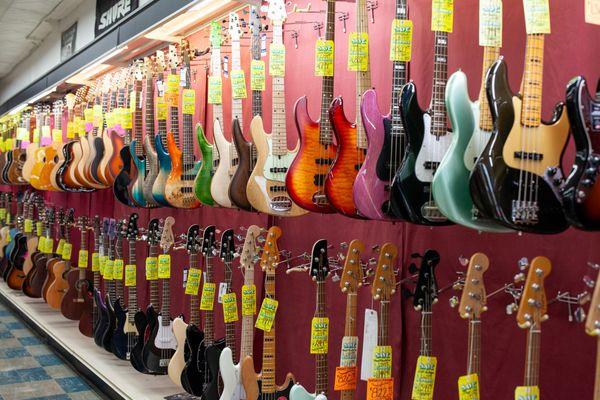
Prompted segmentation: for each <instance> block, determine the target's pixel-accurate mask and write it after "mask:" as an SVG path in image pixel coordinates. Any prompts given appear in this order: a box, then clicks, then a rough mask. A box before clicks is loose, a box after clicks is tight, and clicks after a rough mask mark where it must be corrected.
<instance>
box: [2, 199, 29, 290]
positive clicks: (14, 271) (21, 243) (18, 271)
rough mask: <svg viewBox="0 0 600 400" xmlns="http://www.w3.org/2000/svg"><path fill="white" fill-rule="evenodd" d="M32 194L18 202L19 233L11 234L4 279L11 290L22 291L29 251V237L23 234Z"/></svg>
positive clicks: (17, 220)
mask: <svg viewBox="0 0 600 400" xmlns="http://www.w3.org/2000/svg"><path fill="white" fill-rule="evenodd" d="M30 195H31V193H30V192H25V193H23V194H22V195H21V198H20V199H19V200H18V202H17V219H16V222H17V231H16V232H14V234H11V237H12V243H11V244H12V248H11V250H10V252H9V253H8V255H7V260H6V261H7V264H6V268H5V270H4V272H3V276H4V279H5V280H6V283H7V285H8V287H9V288H11V289H13V290H21V286H22V285H23V280H24V279H25V274H23V261H24V256H25V251H26V250H27V237H26V236H25V235H24V234H23V219H24V218H23V215H24V212H25V209H26V208H27V205H28V201H29V197H30Z"/></svg>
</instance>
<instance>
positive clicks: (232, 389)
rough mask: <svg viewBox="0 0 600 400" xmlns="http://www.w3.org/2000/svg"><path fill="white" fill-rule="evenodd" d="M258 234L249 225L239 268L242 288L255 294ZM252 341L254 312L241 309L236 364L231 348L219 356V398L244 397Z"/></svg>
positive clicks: (257, 228)
mask: <svg viewBox="0 0 600 400" xmlns="http://www.w3.org/2000/svg"><path fill="white" fill-rule="evenodd" d="M259 235H260V228H259V227H258V226H256V225H250V226H249V227H248V230H247V232H246V239H245V240H244V247H243V249H242V254H241V256H240V268H241V269H242V273H243V275H244V286H243V287H242V291H243V290H251V288H254V292H255V293H254V296H256V287H255V286H254V264H255V263H256V260H255V258H257V252H258V249H257V247H256V240H257V239H258V236H259ZM253 343H254V313H244V311H243V310H242V339H241V346H240V357H239V362H238V364H237V365H236V364H234V363H235V361H234V359H233V350H232V349H231V348H230V347H225V349H223V351H222V352H221V356H220V357H219V370H220V371H221V378H222V379H223V391H222V392H221V397H220V400H229V399H232V400H240V399H246V393H245V392H244V388H243V386H242V375H241V368H242V363H243V361H244V359H246V357H248V356H251V355H252V353H253V351H252V348H253Z"/></svg>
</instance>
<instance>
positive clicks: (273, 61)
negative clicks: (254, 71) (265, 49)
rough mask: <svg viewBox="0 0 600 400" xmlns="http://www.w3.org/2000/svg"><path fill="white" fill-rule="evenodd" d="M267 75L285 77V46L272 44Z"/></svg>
mask: <svg viewBox="0 0 600 400" xmlns="http://www.w3.org/2000/svg"><path fill="white" fill-rule="evenodd" d="M269 75H271V76H285V45H283V44H281V43H280V44H275V43H273V44H272V45H271V48H270V52H269Z"/></svg>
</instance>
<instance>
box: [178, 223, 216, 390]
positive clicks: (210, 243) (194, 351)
mask: <svg viewBox="0 0 600 400" xmlns="http://www.w3.org/2000/svg"><path fill="white" fill-rule="evenodd" d="M188 243H189V240H188ZM196 246H199V250H200V253H201V254H202V256H203V257H204V260H205V261H204V267H205V268H204V270H205V272H206V279H205V281H204V283H206V282H214V281H213V271H212V265H211V264H210V263H211V261H210V260H211V258H212V255H213V253H212V252H213V250H214V248H215V226H214V225H209V226H207V227H206V228H204V232H203V234H202V241H201V242H200V243H196ZM196 251H198V250H196ZM192 312H194V310H192ZM213 340H214V314H213V312H212V311H204V332H203V331H201V330H200V327H199V326H197V325H194V324H192V323H190V324H189V325H188V327H187V328H186V331H185V346H186V349H185V354H184V356H185V360H186V362H185V367H183V372H182V373H181V385H182V386H183V388H184V389H185V391H186V392H188V393H191V394H193V395H194V396H200V395H202V393H204V387H205V384H206V383H208V382H210V377H209V376H207V373H208V369H207V366H206V359H205V358H204V352H205V350H206V343H207V341H210V342H211V343H212V341H213Z"/></svg>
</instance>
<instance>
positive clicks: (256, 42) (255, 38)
mask: <svg viewBox="0 0 600 400" xmlns="http://www.w3.org/2000/svg"><path fill="white" fill-rule="evenodd" d="M253 12H255V13H256V14H258V13H260V9H259V7H256V6H253ZM256 23H260V22H259V21H256ZM252 59H253V60H260V28H259V27H256V28H255V30H254V32H253V33H252ZM255 115H260V116H262V92H261V91H260V90H253V91H252V116H255Z"/></svg>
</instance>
